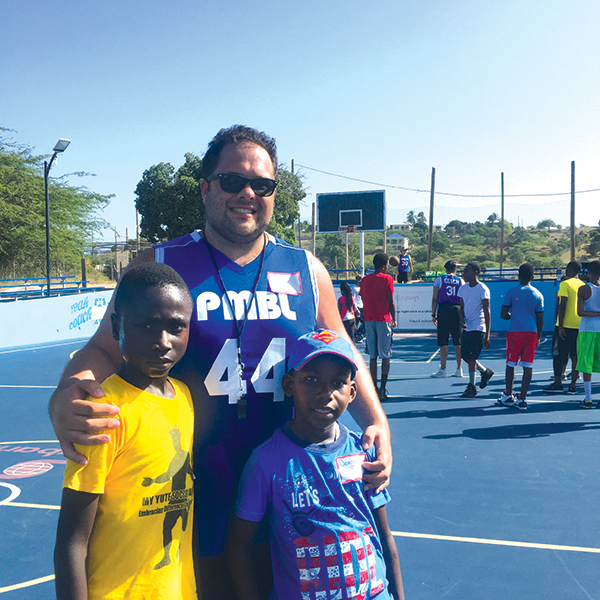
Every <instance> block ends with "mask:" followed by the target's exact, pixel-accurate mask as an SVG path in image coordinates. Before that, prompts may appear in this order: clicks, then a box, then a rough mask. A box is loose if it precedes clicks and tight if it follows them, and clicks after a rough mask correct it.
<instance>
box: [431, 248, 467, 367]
mask: <svg viewBox="0 0 600 600" xmlns="http://www.w3.org/2000/svg"><path fill="white" fill-rule="evenodd" d="M444 269H446V275H442V276H441V277H438V278H437V279H436V280H435V281H434V282H433V294H432V297H431V318H432V319H433V324H434V325H436V326H437V344H438V346H439V348H440V368H439V370H438V371H436V372H435V373H432V375H431V376H432V377H446V361H447V360H448V342H449V340H450V336H452V344H453V345H454V354H455V355H456V371H455V372H454V375H452V377H462V376H463V373H462V360H461V355H460V336H461V335H462V325H461V321H460V298H459V297H458V290H459V288H460V286H461V285H462V284H463V283H464V281H463V280H462V279H461V278H460V277H459V276H458V275H457V274H456V263H455V262H454V261H453V260H449V261H447V262H446V264H445V265H444Z"/></svg>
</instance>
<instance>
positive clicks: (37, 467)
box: [0, 460, 67, 479]
mask: <svg viewBox="0 0 600 600" xmlns="http://www.w3.org/2000/svg"><path fill="white" fill-rule="evenodd" d="M66 462H67V461H66V460H44V461H41V460H29V461H26V462H20V463H17V464H16V465H11V466H10V467H6V469H4V471H3V474H2V475H0V479H25V478H26V477H37V476H38V475H43V474H44V473H47V472H48V471H50V469H52V468H53V465H54V464H66Z"/></svg>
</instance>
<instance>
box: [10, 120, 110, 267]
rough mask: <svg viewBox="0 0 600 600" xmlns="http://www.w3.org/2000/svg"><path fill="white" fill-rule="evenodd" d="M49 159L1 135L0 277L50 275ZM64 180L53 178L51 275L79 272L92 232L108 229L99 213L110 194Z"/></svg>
mask: <svg viewBox="0 0 600 600" xmlns="http://www.w3.org/2000/svg"><path fill="white" fill-rule="evenodd" d="M0 131H3V132H6V131H9V130H7V129H4V128H0ZM44 158H47V157H45V156H36V155H34V154H33V153H32V149H31V148H30V147H28V146H26V145H20V144H17V143H15V142H13V141H12V140H11V139H9V138H7V137H4V136H0V232H2V235H0V277H12V276H17V277H21V276H29V277H33V276H39V277H41V276H45V275H46V209H45V194H44ZM73 175H76V176H85V175H89V174H88V173H74V174H73ZM64 179H65V177H63V178H53V177H50V179H49V198H50V256H51V259H52V262H51V266H50V270H51V275H54V274H65V273H72V274H76V273H78V272H79V268H80V265H81V258H82V256H83V252H84V249H85V247H86V244H87V242H88V239H89V234H90V232H92V231H98V232H99V231H100V230H101V229H103V228H104V227H105V226H106V225H107V224H106V222H105V221H104V220H103V219H102V218H100V217H99V216H98V214H97V213H98V211H100V210H101V209H103V208H104V207H105V206H106V205H107V204H108V201H109V198H110V196H103V195H101V194H96V193H95V192H91V191H90V190H88V189H87V188H86V187H76V186H71V185H69V184H68V183H67V182H66V181H65V180H64Z"/></svg>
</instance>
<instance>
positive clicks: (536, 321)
mask: <svg viewBox="0 0 600 600" xmlns="http://www.w3.org/2000/svg"><path fill="white" fill-rule="evenodd" d="M532 279H533V267H532V266H531V265H530V264H529V263H524V264H522V265H521V266H520V267H519V285H518V286H516V287H514V288H510V289H509V290H508V292H507V293H506V296H505V297H504V302H503V303H502V312H501V313H500V316H501V317H502V318H503V319H507V320H510V325H509V327H508V333H507V334H506V389H505V390H504V392H503V393H502V396H500V399H499V400H498V402H499V403H500V404H503V405H504V406H515V407H516V408H518V409H519V410H527V401H526V400H525V397H526V396H527V390H528V389H529V384H530V383H531V376H532V374H533V357H534V356H535V351H536V348H537V347H538V346H539V345H540V337H541V335H542V328H543V327H544V297H543V296H542V294H540V292H539V291H538V290H536V289H535V288H534V287H533V286H532V285H531V281H532ZM518 362H520V363H521V366H522V367H523V381H522V382H521V393H520V394H517V396H516V398H515V396H513V383H514V380H515V367H516V366H517V363H518Z"/></svg>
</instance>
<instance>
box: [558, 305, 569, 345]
mask: <svg viewBox="0 0 600 600" xmlns="http://www.w3.org/2000/svg"><path fill="white" fill-rule="evenodd" d="M567 301H568V298H567V297H566V296H559V304H558V335H560V337H561V338H562V339H563V340H564V339H566V337H567V334H566V333H565V328H564V325H563V323H564V320H565V315H566V314H567Z"/></svg>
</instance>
